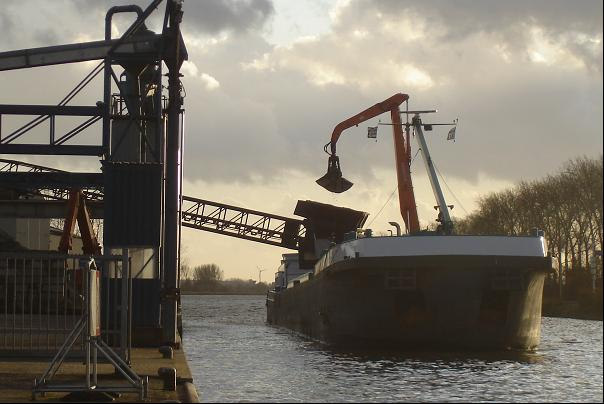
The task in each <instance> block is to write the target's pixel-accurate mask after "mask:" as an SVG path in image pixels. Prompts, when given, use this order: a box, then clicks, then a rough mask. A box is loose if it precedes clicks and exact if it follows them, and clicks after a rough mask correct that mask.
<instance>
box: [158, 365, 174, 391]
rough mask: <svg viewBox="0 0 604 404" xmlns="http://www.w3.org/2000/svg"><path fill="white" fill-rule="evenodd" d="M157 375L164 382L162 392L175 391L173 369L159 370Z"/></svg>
mask: <svg viewBox="0 0 604 404" xmlns="http://www.w3.org/2000/svg"><path fill="white" fill-rule="evenodd" d="M157 375H158V376H159V377H160V378H161V379H162V380H163V381H164V390H168V391H176V369H175V368H168V367H165V368H159V369H157Z"/></svg>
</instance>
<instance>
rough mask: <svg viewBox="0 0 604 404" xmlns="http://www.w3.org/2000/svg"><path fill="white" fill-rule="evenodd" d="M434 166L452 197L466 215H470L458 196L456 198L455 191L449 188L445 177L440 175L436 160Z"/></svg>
mask: <svg viewBox="0 0 604 404" xmlns="http://www.w3.org/2000/svg"><path fill="white" fill-rule="evenodd" d="M432 165H433V166H434V168H436V172H437V173H438V175H439V176H440V179H441V180H443V183H444V184H445V186H446V187H447V189H448V190H449V192H450V193H451V195H452V196H453V198H455V201H456V202H457V203H458V204H459V206H460V207H461V209H463V211H464V212H465V213H466V215H469V213H468V211H467V210H466V208H464V206H463V204H462V203H461V201H460V200H459V199H457V196H455V194H454V193H453V191H452V190H451V188H449V184H447V181H445V177H443V175H442V174H441V173H440V170H439V169H438V167H436V163H434V160H433V161H432Z"/></svg>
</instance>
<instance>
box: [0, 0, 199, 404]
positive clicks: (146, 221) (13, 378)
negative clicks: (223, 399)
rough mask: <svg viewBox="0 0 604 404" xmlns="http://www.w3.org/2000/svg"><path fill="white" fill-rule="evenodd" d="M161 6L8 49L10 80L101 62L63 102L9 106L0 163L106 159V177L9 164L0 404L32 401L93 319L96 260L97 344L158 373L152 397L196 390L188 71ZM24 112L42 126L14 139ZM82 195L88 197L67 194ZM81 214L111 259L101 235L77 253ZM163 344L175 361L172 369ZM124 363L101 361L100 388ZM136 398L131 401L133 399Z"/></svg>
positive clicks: (132, 8) (0, 128) (72, 370)
mask: <svg viewBox="0 0 604 404" xmlns="http://www.w3.org/2000/svg"><path fill="white" fill-rule="evenodd" d="M161 3H162V0H153V1H151V2H150V4H149V5H148V6H147V7H146V8H145V9H143V8H141V7H139V6H136V5H128V6H114V7H112V8H110V9H109V10H108V12H107V14H106V18H105V38H104V40H101V41H95V42H84V43H76V44H67V45H60V46H50V47H42V48H32V49H21V50H14V51H9V52H2V53H0V74H2V71H7V70H15V69H28V68H33V67H38V68H43V67H44V66H49V65H63V64H69V63H76V62H84V61H99V63H98V64H97V65H96V67H94V68H93V69H92V71H91V72H90V73H89V74H88V75H87V76H86V77H84V78H83V80H82V81H80V82H79V83H78V84H77V85H76V86H75V88H73V89H72V90H71V91H68V92H67V95H66V96H65V97H64V98H63V99H62V100H60V102H58V104H57V105H38V104H35V105H16V104H10V105H8V104H1V105H0V120H1V121H0V122H1V123H2V125H0V155H2V156H3V157H4V156H5V155H27V156H32V155H56V156H70V157H77V156H98V157H99V160H100V163H101V166H102V169H101V171H100V172H96V173H77V172H66V171H62V170H57V169H53V168H47V167H41V166H36V165H33V164H28V163H22V162H18V161H15V160H6V159H4V160H2V161H1V162H0V358H1V360H0V401H1V400H9V401H23V400H24V399H25V398H27V400H29V398H30V394H31V386H32V382H33V379H34V378H35V377H40V376H41V375H42V374H43V373H44V369H45V367H47V366H48V363H49V362H50V361H51V359H53V356H55V355H56V353H57V352H60V351H59V350H60V349H61V347H62V345H63V344H64V343H65V341H66V340H67V339H68V338H69V337H70V333H71V332H72V331H73V329H74V328H75V327H76V326H77V324H79V323H78V321H80V320H78V319H83V318H86V320H85V321H88V322H89V321H91V320H90V317H86V316H84V314H83V313H84V311H83V310H84V309H85V307H84V306H85V305H83V304H82V301H83V300H82V299H83V298H84V297H85V298H86V299H88V298H89V296H84V297H83V295H85V293H83V292H82V280H81V273H82V272H81V265H82V261H83V260H84V259H90V258H92V259H94V261H95V262H96V264H97V267H98V271H99V277H100V280H99V288H100V289H99V293H98V302H99V306H100V309H99V318H100V319H101V320H100V321H101V324H100V329H99V334H98V338H99V343H101V344H106V346H108V347H109V348H110V349H111V350H112V351H113V352H115V354H116V355H117V357H119V360H120V361H123V363H125V364H126V366H129V367H130V368H131V369H132V370H133V371H134V372H136V373H137V374H139V375H140V376H148V377H150V386H149V390H148V391H149V396H148V397H146V398H148V399H151V400H152V401H160V400H164V399H179V400H183V397H184V396H183V397H181V396H178V395H177V394H176V392H177V391H178V390H183V389H185V390H186V389H188V390H191V386H188V385H187V383H189V384H190V383H191V382H192V379H191V376H190V372H189V370H188V366H187V363H186V358H185V356H184V352H183V350H182V346H181V335H180V333H179V328H180V327H179V318H178V316H179V314H178V313H179V311H178V304H179V298H180V293H179V260H180V256H179V252H180V226H181V203H182V192H181V188H180V187H181V179H182V165H181V162H182V156H183V150H182V147H181V145H182V137H183V136H184V133H183V128H184V124H183V121H184V108H183V96H182V94H181V89H182V85H181V82H180V76H181V75H180V68H181V66H182V63H183V62H184V61H185V60H186V59H187V49H186V46H185V43H184V41H183V39H182V35H181V32H180V23H181V20H182V15H183V8H182V1H178V0H166V1H165V2H164V4H165V15H164V19H163V26H162V31H161V32H159V33H155V32H153V31H151V30H149V29H148V28H147V26H146V25H145V21H146V20H147V18H148V17H149V16H150V15H151V14H152V13H153V12H154V11H156V10H157V9H158V8H159V6H160V5H161ZM118 13H130V14H132V15H133V21H134V22H133V23H132V24H131V25H130V26H129V28H128V29H127V30H126V31H125V32H124V33H123V35H121V36H120V37H119V38H112V34H111V24H112V18H113V17H114V15H115V14H118ZM97 77H98V78H99V80H101V79H102V81H103V92H102V94H100V96H99V98H98V99H99V100H100V101H98V102H96V104H95V105H72V103H71V101H72V99H73V98H74V97H75V96H76V95H77V94H78V93H80V91H81V90H82V89H83V88H85V87H86V86H87V85H88V84H89V83H91V82H92V81H93V80H94V79H95V78H97ZM23 116H29V117H31V118H32V119H31V120H30V121H28V122H27V123H26V124H24V125H21V126H19V125H17V129H15V130H12V131H8V132H7V130H6V129H5V128H7V127H11V125H10V124H9V125H5V123H6V122H9V123H10V121H11V119H13V120H15V121H16V122H22V121H20V120H19V119H22V117H23ZM64 117H69V118H70V119H72V120H73V119H78V120H79V122H78V123H77V124H76V126H74V127H72V128H67V129H66V128H65V125H59V124H58V123H57V122H58V121H60V119H61V118H64ZM42 124H43V126H44V127H48V128H49V131H48V136H47V137H46V140H45V141H44V142H42V143H41V142H40V141H39V139H37V140H38V141H37V142H35V143H34V142H32V141H31V137H28V136H27V135H28V134H29V133H31V131H32V129H34V128H40V127H42V126H40V125H42ZM12 126H14V125H12ZM94 129H97V130H98V134H97V135H96V136H95V142H93V144H82V142H81V140H80V139H79V137H81V136H82V135H81V134H82V133H84V132H85V131H88V132H90V131H91V130H94ZM87 140H89V139H87ZM74 192H78V195H82V197H81V198H78V199H73V198H71V195H73V194H74ZM84 206H85V207H84ZM51 218H54V219H65V226H64V228H63V235H62V238H61V244H60V247H59V249H62V250H61V251H51V250H50V249H49V245H50V242H49V236H48V234H49V228H50V225H49V220H50V219H51ZM76 218H77V220H78V223H80V220H83V222H82V223H84V222H87V223H91V221H90V220H91V219H102V225H103V229H102V240H100V243H99V244H101V245H102V253H101V250H100V249H98V250H96V249H95V248H94V245H95V243H92V244H91V243H90V242H89V241H90V240H88V238H90V236H91V235H88V236H86V235H85V234H84V232H82V241H83V243H84V249H85V250H84V252H85V254H83V255H74V254H73V253H79V252H77V251H72V252H71V254H69V253H70V251H69V247H70V246H71V245H72V234H71V233H72V230H73V225H74V222H75V220H76ZM80 224H81V223H80ZM23 229H25V230H26V231H22V230H23ZM80 230H83V229H82V226H81V225H80ZM23 234H26V236H23ZM94 241H95V242H96V239H95V240H94ZM87 242H88V244H87ZM96 245H98V244H96ZM86 246H88V250H86ZM82 321H83V320H82ZM84 328H85V327H84ZM87 338H89V336H86V334H85V333H82V334H81V335H75V336H74V337H73V341H72V345H73V346H72V349H71V351H70V353H69V355H67V354H66V356H65V358H61V360H62V359H65V360H64V361H62V367H61V369H59V371H57V373H56V375H57V378H58V379H60V380H65V382H66V383H67V380H70V379H78V378H81V377H83V375H84V369H82V365H81V354H82V347H83V346H84V345H85V342H86V341H87ZM94 338H96V337H94ZM103 346H105V345H103ZM159 347H163V348H162V349H164V350H166V349H168V348H169V349H170V350H173V354H172V355H171V357H170V358H167V359H166V358H164V356H162V353H160V352H159V350H158V349H159ZM78 355H80V356H78ZM55 359H56V358H55ZM116 363H117V362H116ZM116 363H99V365H98V366H99V372H98V375H99V383H100V381H101V380H105V379H111V378H114V375H115V374H116V373H119V372H116V371H118V370H119V369H118V368H119V367H120V366H121V365H119V364H117V365H116ZM119 363H122V362H119ZM116 366H117V367H116ZM160 367H161V368H168V369H172V368H174V369H176V372H175V376H174V380H175V382H174V383H173V384H174V386H172V385H171V383H167V382H166V381H165V378H166V377H165V375H162V376H160V375H158V369H159V368H160ZM160 373H161V372H160ZM168 373H169V374H172V373H170V372H168ZM162 380H163V381H162ZM160 381H161V383H160ZM158 383H159V384H161V386H160V385H159V384H158ZM166 386H167V387H166ZM183 386H184V387H183ZM187 386H188V387H187ZM118 390H119V389H118ZM160 391H161V393H159V392H160ZM193 391H194V388H193ZM84 393H86V392H84ZM88 393H90V392H88ZM24 394H25V395H26V396H27V397H25V396H24ZM57 394H61V393H47V397H44V398H42V399H46V398H48V399H50V398H54V399H55V400H56V399H57V398H60V397H61V396H60V395H57ZM126 396H127V394H125V395H124V397H123V398H122V399H126V401H131V400H130V398H129V397H126ZM193 396H194V395H191V394H189V396H187V397H189V399H190V400H193V398H194V397H193ZM184 400H185V401H186V400H187V399H186V397H185V398H184Z"/></svg>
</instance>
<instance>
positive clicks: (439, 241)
mask: <svg viewBox="0 0 604 404" xmlns="http://www.w3.org/2000/svg"><path fill="white" fill-rule="evenodd" d="M407 100H408V96H407V95H405V94H395V95H394V96H392V97H390V98H389V99H387V100H385V101H384V102H382V103H378V104H376V105H374V106H373V107H371V108H369V109H367V110H365V111H362V112H361V113H360V114H357V115H355V116H353V117H351V118H349V119H347V120H345V121H343V122H342V123H340V124H338V125H337V126H336V128H335V129H334V131H333V134H332V138H331V142H330V143H328V144H327V145H326V146H325V151H326V152H328V154H329V164H328V172H327V174H326V175H325V176H324V177H322V178H320V179H319V180H318V181H317V183H318V184H319V185H321V186H323V187H324V188H326V189H328V190H330V191H332V192H344V191H346V190H348V189H349V188H350V187H351V186H352V183H351V182H350V181H347V180H346V179H344V178H343V177H342V173H341V169H340V163H339V159H338V157H337V156H336V153H335V152H336V148H335V143H336V142H337V140H338V138H339V136H340V134H341V133H342V131H343V130H345V129H346V128H349V127H351V126H354V125H358V124H359V123H360V122H363V121H365V120H367V119H369V118H371V117H375V116H377V115H379V114H381V113H383V112H388V111H389V112H391V117H392V124H391V125H392V128H393V132H394V145H395V151H396V169H397V178H398V181H399V183H398V189H399V202H400V210H401V214H402V217H403V220H404V223H405V226H406V230H407V234H404V235H401V234H400V233H401V232H400V226H398V224H396V223H392V222H391V224H393V225H395V226H396V227H397V230H398V231H397V234H396V235H391V236H380V237H374V236H373V234H372V231H371V230H370V229H365V230H363V225H364V223H365V221H366V219H367V216H368V215H367V213H365V212H361V211H355V210H352V209H347V208H341V207H336V206H331V205H326V204H321V203H317V202H312V201H299V202H298V205H297V207H296V212H295V213H296V214H297V215H300V216H303V217H305V218H306V220H305V226H306V228H307V234H306V240H305V242H304V243H303V245H302V247H303V248H301V249H300V253H299V254H284V255H283V260H282V261H281V266H280V268H279V271H278V272H277V274H276V277H275V287H274V289H273V290H271V291H269V292H268V295H267V302H266V305H267V322H268V323H269V324H273V325H277V326H283V327H286V328H289V329H291V330H294V331H296V332H299V333H301V334H303V335H305V336H307V337H310V338H312V339H315V340H318V341H321V342H325V343H328V344H333V345H338V346H359V347H364V348H366V347H380V348H384V347H395V348H398V349H403V350H416V349H424V348H425V349H463V350H501V349H518V350H532V349H534V348H535V347H537V345H538V344H539V340H540V332H541V304H542V294H543V284H544V281H545V276H546V274H547V273H548V272H549V271H551V265H552V264H551V257H549V256H548V253H547V248H546V246H545V240H544V237H543V233H542V232H541V231H539V230H537V229H535V230H534V232H533V234H531V235H527V236H502V235H458V234H455V231H454V226H453V222H452V220H451V218H450V216H449V212H448V210H449V209H452V205H447V204H446V202H445V199H444V196H443V194H442V191H441V189H440V185H439V183H438V179H437V177H436V172H435V167H434V165H433V161H432V159H431V157H430V154H429V151H428V146H427V144H426V141H425V138H424V135H423V129H427V130H431V129H432V126H433V124H425V123H423V122H422V121H421V119H420V113H428V112H435V111H409V110H408V107H407V109H406V110H405V111H404V112H403V113H407V122H406V123H403V122H401V119H400V115H401V112H400V111H399V105H400V104H402V103H403V102H405V101H407ZM410 115H413V118H412V120H411V122H410V121H409V116H410ZM455 124H456V122H455V123H454V125H455ZM436 125H438V124H436ZM403 128H404V129H405V132H403ZM411 131H413V136H414V137H415V138H416V139H417V141H418V144H419V148H420V151H421V153H422V157H423V160H424V163H425V165H426V169H427V172H428V176H429V179H430V182H431V185H432V189H433V191H434V194H435V199H436V202H437V206H435V209H437V210H438V218H437V222H438V223H439V225H438V226H437V227H436V230H434V231H427V230H421V229H420V227H419V220H418V218H417V211H416V206H415V197H414V194H413V188H412V183H411V176H410V162H411V147H410V139H411V136H412V132H411ZM454 134H455V130H454V129H453V130H452V131H450V132H449V134H448V137H449V138H450V137H451V136H454ZM368 137H375V132H374V135H373V136H370V134H368ZM329 147H331V151H328V148H329Z"/></svg>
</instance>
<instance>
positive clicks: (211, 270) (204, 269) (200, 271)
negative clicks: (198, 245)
mask: <svg viewBox="0 0 604 404" xmlns="http://www.w3.org/2000/svg"><path fill="white" fill-rule="evenodd" d="M223 275H224V273H223V271H222V269H220V267H219V266H218V265H216V264H204V265H199V266H196V267H195V268H193V279H195V280H196V281H200V282H204V283H215V282H218V281H221V280H222V278H223Z"/></svg>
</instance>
